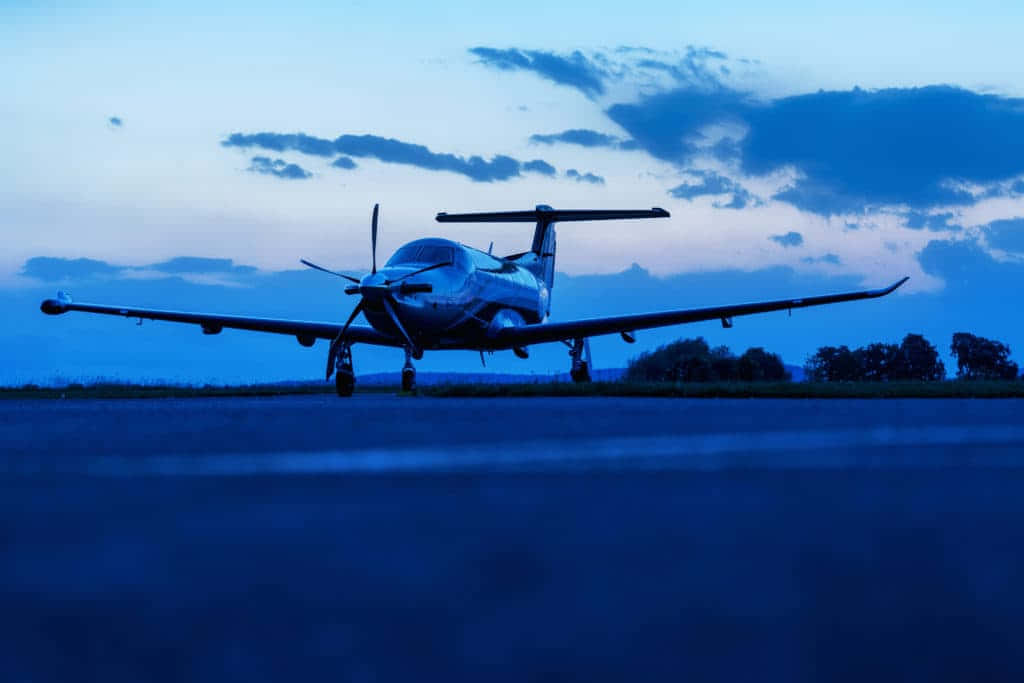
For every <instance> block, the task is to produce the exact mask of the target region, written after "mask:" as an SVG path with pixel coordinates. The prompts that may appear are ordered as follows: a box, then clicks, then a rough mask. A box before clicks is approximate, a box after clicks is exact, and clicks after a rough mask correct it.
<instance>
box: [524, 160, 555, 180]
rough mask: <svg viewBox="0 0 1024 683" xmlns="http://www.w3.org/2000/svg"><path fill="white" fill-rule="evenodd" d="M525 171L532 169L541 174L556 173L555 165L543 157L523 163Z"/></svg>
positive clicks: (532, 171)
mask: <svg viewBox="0 0 1024 683" xmlns="http://www.w3.org/2000/svg"><path fill="white" fill-rule="evenodd" d="M523 170H524V171H530V172H531V173H540V174H541V175H548V176H553V175H555V173H556V171H555V167H554V166H552V165H551V164H549V163H548V162H546V161H544V160H542V159H534V160H533V161H527V162H526V163H525V164H523Z"/></svg>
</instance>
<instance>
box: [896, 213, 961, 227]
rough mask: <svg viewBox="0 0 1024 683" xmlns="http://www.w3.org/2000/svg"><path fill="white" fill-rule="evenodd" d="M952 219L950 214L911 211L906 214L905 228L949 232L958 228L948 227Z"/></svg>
mask: <svg viewBox="0 0 1024 683" xmlns="http://www.w3.org/2000/svg"><path fill="white" fill-rule="evenodd" d="M952 218H953V214H952V213H950V212H948V211H947V212H945V213H936V214H928V213H924V212H923V211H911V212H909V213H908V214H907V227H908V228H910V229H911V230H922V229H924V228H927V229H928V230H949V229H952V228H957V227H959V226H954V225H950V223H949V221H950V220H951V219H952Z"/></svg>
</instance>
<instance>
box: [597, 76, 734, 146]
mask: <svg viewBox="0 0 1024 683" xmlns="http://www.w3.org/2000/svg"><path fill="white" fill-rule="evenodd" d="M750 107H751V104H750V103H749V101H748V98H747V96H746V95H743V94H742V93H738V92H735V91H732V90H727V89H715V90H713V91H708V90H702V89H696V88H683V89H679V90H673V91H671V92H666V93H659V94H656V95H649V96H646V97H642V98H641V99H640V100H639V101H637V102H634V103H630V104H616V105H613V106H612V107H610V108H609V109H608V110H607V111H606V112H605V113H606V114H607V115H608V116H609V118H611V120H612V121H614V122H615V123H617V124H618V125H620V126H621V127H622V128H623V129H625V130H626V131H627V132H628V133H629V134H630V136H631V137H632V138H633V139H634V140H635V141H636V142H637V144H638V145H639V146H640V147H641V148H642V149H644V150H646V151H647V152H648V153H650V154H651V155H653V156H654V157H656V158H658V159H662V160H664V161H669V162H672V163H676V164H681V165H682V164H685V163H686V162H687V161H689V159H690V158H691V157H692V156H694V155H695V154H696V153H697V152H699V151H701V150H702V149H703V146H702V145H700V135H699V131H700V130H701V129H702V128H704V127H706V126H710V125H712V124H715V123H722V122H726V123H739V124H742V123H743V117H744V115H745V113H746V111H747V110H748V109H749V108H750Z"/></svg>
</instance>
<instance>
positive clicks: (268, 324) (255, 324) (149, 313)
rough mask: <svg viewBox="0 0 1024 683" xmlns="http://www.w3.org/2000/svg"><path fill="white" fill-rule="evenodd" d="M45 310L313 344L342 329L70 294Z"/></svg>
mask: <svg viewBox="0 0 1024 683" xmlns="http://www.w3.org/2000/svg"><path fill="white" fill-rule="evenodd" d="M39 308H40V310H42V312H43V313H47V314H49V315H60V314H61V313H67V312H68V311H82V312H84V313H102V314H106V315H120V316H124V317H125V318H139V319H140V320H141V319H143V318H145V319H147V320H167V321H170V322H175V323H192V324H195V325H199V326H200V327H202V328H203V333H204V334H218V333H219V332H220V331H221V330H223V329H224V328H225V327H227V328H230V329H236V330H251V331H253V332H272V333H275V334H290V335H294V336H295V337H296V338H297V339H298V340H299V343H300V344H302V345H304V346H312V345H313V342H314V341H315V340H317V339H334V338H335V337H337V336H338V332H339V331H341V324H340V323H325V322H311V321H304V320H280V319H277V318H250V317H246V316H241V315H217V314H211V313H189V312H185V311H163V310H159V309H153V308H129V307H127V306H104V305H99V304H86V303H73V302H71V301H70V300H68V299H66V298H58V299H47V300H46V301H44V302H43V303H42V305H41V306H40V307H39ZM345 337H346V338H347V339H348V340H349V341H350V342H359V343H364V344H378V345H381V346H401V345H402V343H401V342H400V341H399V340H398V339H395V338H394V337H391V336H389V335H386V334H383V333H381V332H378V331H377V330H375V329H373V328H372V327H369V326H366V325H349V328H348V330H347V331H346V332H345Z"/></svg>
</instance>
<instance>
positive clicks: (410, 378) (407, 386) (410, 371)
mask: <svg viewBox="0 0 1024 683" xmlns="http://www.w3.org/2000/svg"><path fill="white" fill-rule="evenodd" d="M413 356H414V354H413V352H412V351H411V350H410V349H408V348H406V349H405V365H404V366H403V367H402V391H404V392H406V393H408V392H411V391H415V390H416V368H415V367H413V364H412V359H413ZM420 356H421V357H422V354H420Z"/></svg>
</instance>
